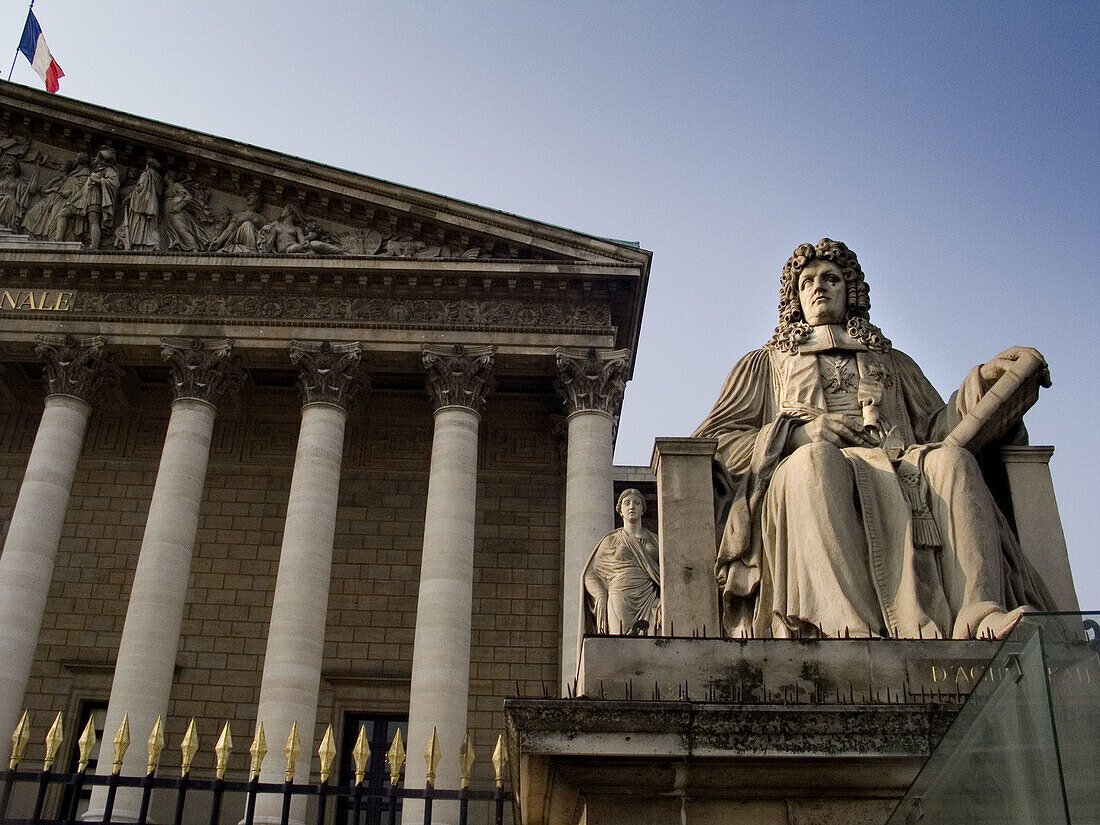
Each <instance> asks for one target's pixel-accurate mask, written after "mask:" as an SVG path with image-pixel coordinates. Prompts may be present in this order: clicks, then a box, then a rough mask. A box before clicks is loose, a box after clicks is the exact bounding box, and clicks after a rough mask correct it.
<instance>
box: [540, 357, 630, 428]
mask: <svg viewBox="0 0 1100 825" xmlns="http://www.w3.org/2000/svg"><path fill="white" fill-rule="evenodd" d="M554 352H555V355H556V356H557V365H558V375H557V379H556V380H555V382H554V386H555V388H556V389H557V391H558V393H559V394H560V395H561V397H562V399H563V400H564V401H565V406H566V408H567V410H568V411H569V412H570V413H575V412H579V411H581V410H596V411H599V412H605V413H607V414H608V415H611V416H617V415H618V414H619V408H620V407H621V406H622V403H623V393H624V392H625V390H626V378H627V373H628V372H629V370H630V355H631V353H630V350H625V349H620V350H615V351H613V352H597V351H596V350H595V349H594V348H589V349H588V350H583V349H573V348H567V347H558V349H556V350H555V351H554Z"/></svg>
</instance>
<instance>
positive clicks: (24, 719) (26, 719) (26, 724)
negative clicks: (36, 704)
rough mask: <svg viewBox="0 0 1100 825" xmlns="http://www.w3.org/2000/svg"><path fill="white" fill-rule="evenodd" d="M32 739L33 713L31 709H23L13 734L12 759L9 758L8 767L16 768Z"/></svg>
mask: <svg viewBox="0 0 1100 825" xmlns="http://www.w3.org/2000/svg"><path fill="white" fill-rule="evenodd" d="M30 741H31V715H30V711H28V710H25V711H23V715H22V716H20V717H19V724H18V725H16V726H15V731H14V732H13V733H12V735H11V759H9V760H8V768H10V769H11V770H13V771H14V770H15V769H16V768H18V767H19V763H20V762H21V761H22V759H23V752H24V751H25V750H26V749H27V744H28V743H29V742H30Z"/></svg>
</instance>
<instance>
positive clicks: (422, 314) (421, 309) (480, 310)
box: [0, 290, 611, 331]
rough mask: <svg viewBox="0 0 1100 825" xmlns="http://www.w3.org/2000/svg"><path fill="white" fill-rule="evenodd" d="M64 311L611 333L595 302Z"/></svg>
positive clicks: (316, 303)
mask: <svg viewBox="0 0 1100 825" xmlns="http://www.w3.org/2000/svg"><path fill="white" fill-rule="evenodd" d="M13 297H14V296H13ZM36 300H37V298H36ZM65 305H66V308H67V309H69V311H71V312H72V313H73V314H74V315H96V316H121V317H127V318H133V317H156V318H186V319H195V318H210V319H222V318H239V319H242V320H248V319H263V320H267V319H286V320H291V319H293V320H307V321H337V322H339V321H353V322H356V323H380V324H401V325H408V326H447V327H450V328H453V327H472V328H481V327H484V328H493V329H507V328H523V329H538V330H567V331H578V330H596V331H605V330H608V329H610V328H611V307H610V304H609V303H608V302H607V301H606V300H600V299H594V300H590V301H545V302H537V301H531V300H520V299H504V300H492V299H490V300H483V301H476V300H469V299H452V300H443V299H411V298H409V299H405V298H383V297H378V298H355V297H348V296H324V295H272V294H263V295H233V294H229V295H226V294H214V293H208V294H203V293H198V294H194V293H183V292H93V291H90V290H81V291H78V292H76V293H75V294H72V295H71V297H67V298H66V299H65ZM5 308H7V307H6V304H5V305H0V310H3V309H5ZM27 308H29V307H27ZM37 308H38V307H36V309H37Z"/></svg>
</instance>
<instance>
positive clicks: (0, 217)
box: [0, 155, 38, 229]
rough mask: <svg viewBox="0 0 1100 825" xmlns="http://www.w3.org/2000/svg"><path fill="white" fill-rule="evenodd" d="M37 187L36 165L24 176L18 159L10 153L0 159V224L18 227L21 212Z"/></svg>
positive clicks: (12, 227) (21, 216)
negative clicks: (29, 173)
mask: <svg viewBox="0 0 1100 825" xmlns="http://www.w3.org/2000/svg"><path fill="white" fill-rule="evenodd" d="M37 187H38V167H35V169H34V171H33V172H32V173H31V176H30V178H24V177H23V168H22V165H21V164H20V163H19V161H18V159H16V158H15V157H12V156H10V155H9V156H7V157H4V158H2V159H0V226H2V227H4V228H6V229H19V227H20V225H21V224H22V222H23V213H24V212H25V211H26V209H27V204H28V203H29V202H30V197H31V195H32V194H34V192H35V191H36V190H37Z"/></svg>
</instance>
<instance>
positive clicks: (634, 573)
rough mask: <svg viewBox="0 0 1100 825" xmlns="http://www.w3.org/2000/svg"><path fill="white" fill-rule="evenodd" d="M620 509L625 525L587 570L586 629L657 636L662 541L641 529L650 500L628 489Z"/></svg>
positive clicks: (603, 545)
mask: <svg viewBox="0 0 1100 825" xmlns="http://www.w3.org/2000/svg"><path fill="white" fill-rule="evenodd" d="M615 509H616V510H617V511H618V512H619V514H620V515H621V516H622V517H623V526H622V527H620V528H619V529H618V530H612V531H611V532H610V533H608V534H607V535H606V536H604V537H603V538H602V539H600V543H599V544H598V545H597V546H596V549H595V550H594V551H593V553H592V556H591V557H590V558H589V559H588V564H587V565H585V568H584V589H585V592H586V594H587V596H586V598H585V625H586V630H588V632H591V633H615V634H629V635H633V634H637V633H646V632H648V631H652V632H654V633H655V632H656V631H657V628H658V625H659V624H660V616H661V572H660V561H659V557H658V551H657V537H656V536H655V535H653V534H652V533H651V532H649V530H647V529H646V528H645V527H643V526H642V516H643V515H644V514H645V498H644V497H643V496H642V494H641V493H640V492H639V491H638V490H635V489H633V488H631V489H629V490H624V491H623V493H622V495H620V496H619V501H618V503H617V504H616V505H615Z"/></svg>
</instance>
